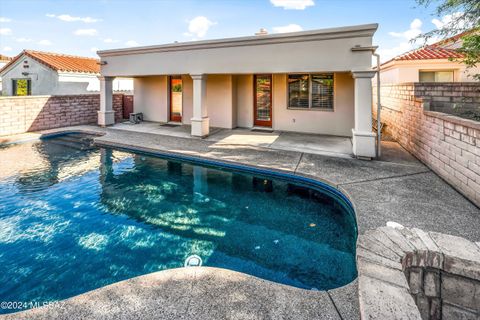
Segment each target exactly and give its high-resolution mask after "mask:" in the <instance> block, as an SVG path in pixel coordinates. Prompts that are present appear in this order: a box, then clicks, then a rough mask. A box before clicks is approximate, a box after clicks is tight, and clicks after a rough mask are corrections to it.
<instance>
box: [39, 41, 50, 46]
mask: <svg viewBox="0 0 480 320" xmlns="http://www.w3.org/2000/svg"><path fill="white" fill-rule="evenodd" d="M38 44H39V45H41V46H50V45H52V42H51V41H50V40H40V41H38Z"/></svg>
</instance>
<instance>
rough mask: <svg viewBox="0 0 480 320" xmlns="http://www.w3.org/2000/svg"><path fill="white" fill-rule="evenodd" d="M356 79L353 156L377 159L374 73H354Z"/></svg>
mask: <svg viewBox="0 0 480 320" xmlns="http://www.w3.org/2000/svg"><path fill="white" fill-rule="evenodd" d="M352 75H353V78H354V79H355V111H354V114H355V127H354V128H353V129H352V134H353V135H352V142H353V154H354V155H355V156H356V157H359V158H369V159H371V158H374V157H375V137H376V135H375V133H374V132H373V131H372V78H373V77H374V76H375V72H374V71H352Z"/></svg>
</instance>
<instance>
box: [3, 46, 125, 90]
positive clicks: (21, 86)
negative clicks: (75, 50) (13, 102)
mask: <svg viewBox="0 0 480 320" xmlns="http://www.w3.org/2000/svg"><path fill="white" fill-rule="evenodd" d="M99 75H100V65H99V60H97V59H94V58H86V57H78V56H71V55H66V54H58V53H50V52H40V51H33V50H24V51H22V53H20V54H19V55H18V56H16V57H15V58H13V59H12V60H11V61H9V62H8V63H7V64H6V65H5V66H4V67H3V68H2V69H1V70H0V77H2V81H3V87H2V94H3V95H6V96H12V95H13V96H16V95H68V94H85V93H92V92H94V91H99V90H100V81H99V80H98V76H99ZM114 89H116V90H119V91H131V90H133V81H132V80H131V79H119V80H117V81H116V83H115V84H114Z"/></svg>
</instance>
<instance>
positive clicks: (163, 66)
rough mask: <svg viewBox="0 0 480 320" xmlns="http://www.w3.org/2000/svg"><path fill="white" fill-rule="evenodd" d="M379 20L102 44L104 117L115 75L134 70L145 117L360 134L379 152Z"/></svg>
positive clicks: (357, 148) (364, 149)
mask: <svg viewBox="0 0 480 320" xmlns="http://www.w3.org/2000/svg"><path fill="white" fill-rule="evenodd" d="M377 27H378V25H377V24H367V25H358V26H349V27H340V28H330V29H321V30H311V31H302V32H292V33H285V34H271V35H269V34H267V35H265V34H264V33H259V34H258V35H256V36H249V37H239V38H227V39H217V40H205V41H192V42H185V43H171V44H164V45H154V46H147V47H135V48H124V49H115V50H105V51H99V52H98V55H99V56H100V58H101V74H102V78H101V90H100V94H101V108H100V111H99V114H98V123H99V124H100V125H102V126H105V125H111V124H113V123H114V113H113V111H112V86H113V81H114V79H115V78H116V77H131V78H134V99H135V106H134V112H142V113H143V116H144V119H145V120H147V121H155V122H160V123H164V122H173V123H177V124H188V125H191V134H192V135H193V136H198V137H205V136H207V135H208V134H209V130H210V129H209V128H210V127H220V128H236V127H244V128H269V129H272V130H281V131H296V132H304V133H317V134H326V135H337V136H348V137H352V142H353V153H354V154H355V155H356V156H358V157H366V158H371V157H374V156H375V133H374V132H372V110H371V109H372V108H371V107H372V82H371V79H372V77H373V76H374V75H375V72H374V71H372V68H371V57H372V50H374V49H375V48H374V47H372V37H373V34H374V33H375V31H376V30H377Z"/></svg>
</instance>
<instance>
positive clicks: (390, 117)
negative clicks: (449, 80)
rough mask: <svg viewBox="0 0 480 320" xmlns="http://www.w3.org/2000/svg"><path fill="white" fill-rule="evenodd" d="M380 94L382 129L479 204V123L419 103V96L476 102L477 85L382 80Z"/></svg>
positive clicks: (479, 95)
mask: <svg viewBox="0 0 480 320" xmlns="http://www.w3.org/2000/svg"><path fill="white" fill-rule="evenodd" d="M373 92H374V101H376V88H374V90H373ZM380 94H381V99H382V101H381V103H382V114H381V119H382V123H384V124H385V129H384V130H385V131H386V133H388V134H389V135H391V136H392V137H393V138H394V139H395V140H397V141H398V142H399V143H400V144H401V145H402V146H403V147H404V148H405V149H407V150H408V151H409V152H410V153H412V154H413V155H414V156H415V157H417V158H418V159H419V160H420V161H422V162H423V163H424V164H426V165H427V166H428V167H430V168H431V169H432V170H433V171H434V172H436V173H437V174H438V175H439V176H440V177H442V178H443V179H444V180H446V181H447V182H448V183H450V184H451V185H452V186H453V187H454V188H456V189H457V190H458V191H459V192H460V193H462V194H463V195H464V196H465V197H467V198H468V199H470V200H471V201H472V202H473V203H475V204H476V205H477V206H480V122H477V121H473V120H467V119H463V118H459V117H456V116H452V115H447V114H444V113H439V112H433V111H426V110H424V108H423V102H424V101H440V100H442V101H443V100H445V101H446V100H447V99H448V100H450V101H455V100H457V99H463V98H468V99H472V100H471V101H474V102H475V101H477V102H480V84H478V83H468V84H465V83H460V84H459V83H456V84H422V83H404V84H394V85H383V86H382V88H381V93H380ZM439 99H440V100H439ZM376 109H377V106H376V104H375V103H374V106H373V113H374V117H376Z"/></svg>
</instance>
